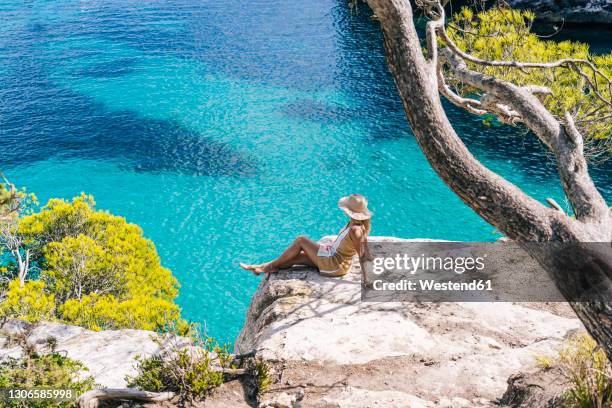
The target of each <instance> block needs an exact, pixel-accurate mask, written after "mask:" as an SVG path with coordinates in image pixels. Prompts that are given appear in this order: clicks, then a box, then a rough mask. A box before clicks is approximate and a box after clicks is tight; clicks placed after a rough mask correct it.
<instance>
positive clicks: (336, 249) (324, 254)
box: [240, 194, 372, 276]
mask: <svg viewBox="0 0 612 408" xmlns="http://www.w3.org/2000/svg"><path fill="white" fill-rule="evenodd" d="M338 207H340V209H341V210H342V211H344V212H345V214H346V215H348V216H349V218H350V220H349V222H348V223H347V224H346V226H345V227H344V228H342V230H341V231H340V232H339V233H338V236H337V237H336V239H335V240H334V242H332V243H331V244H319V243H317V242H314V241H312V240H310V239H308V238H306V237H302V236H299V237H297V238H296V239H295V241H293V244H291V245H290V246H289V248H287V249H286V250H285V252H283V253H282V254H281V255H280V256H279V257H278V258H276V259H275V260H273V261H270V262H266V263H263V264H258V265H248V264H244V263H241V264H240V266H241V267H242V268H243V269H246V270H249V271H251V272H253V273H254V274H256V275H259V274H260V273H274V272H278V270H279V269H285V268H291V267H292V266H294V265H307V266H314V267H316V268H318V269H319V272H320V273H321V275H323V276H343V275H346V274H347V272H348V271H349V268H350V267H351V261H352V259H353V255H355V254H358V255H359V257H360V258H361V257H363V256H366V257H367V251H368V246H367V238H368V235H369V234H370V229H371V227H370V218H371V217H372V213H371V212H370V211H369V210H368V200H366V198H365V197H364V196H362V195H360V194H351V195H350V196H347V197H343V198H341V199H340V201H338Z"/></svg>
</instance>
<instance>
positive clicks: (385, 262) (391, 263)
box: [372, 254, 487, 275]
mask: <svg viewBox="0 0 612 408" xmlns="http://www.w3.org/2000/svg"><path fill="white" fill-rule="evenodd" d="M486 256H487V255H486V254H485V255H484V256H477V257H473V256H468V257H462V256H458V257H451V256H446V257H441V256H425V254H421V255H420V256H416V257H415V256H410V255H408V254H396V255H395V257H376V258H374V260H373V261H372V273H374V274H375V275H380V274H382V273H384V272H385V271H406V272H409V273H410V274H413V275H414V274H415V273H417V271H419V270H424V269H425V270H429V271H453V272H455V273H457V274H462V273H464V272H466V271H468V272H469V271H474V270H477V271H482V270H483V269H484V268H485V264H484V261H485V257H486Z"/></svg>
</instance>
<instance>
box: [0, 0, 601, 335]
mask: <svg viewBox="0 0 612 408" xmlns="http://www.w3.org/2000/svg"><path fill="white" fill-rule="evenodd" d="M0 21H2V24H0V168H1V169H2V170H3V171H4V172H5V173H6V174H7V176H8V177H9V178H10V179H11V181H13V182H14V183H16V184H18V185H23V186H26V187H27V188H28V190H29V191H31V192H35V193H36V194H37V195H38V196H39V198H40V200H41V202H45V201H46V200H47V199H49V198H51V197H66V198H69V197H72V196H75V195H78V194H79V193H80V192H82V191H84V192H87V193H89V194H93V195H94V196H95V198H96V201H97V203H98V206H99V208H103V209H108V210H110V211H111V212H113V213H115V214H119V215H123V216H125V217H126V218H127V219H128V220H129V221H131V222H134V223H137V224H140V225H141V226H142V227H143V228H144V231H145V234H146V236H147V237H149V238H151V239H152V240H153V241H154V242H155V244H156V246H157V249H158V251H159V254H160V256H161V258H162V260H163V263H164V265H165V266H167V267H169V268H171V269H172V271H173V272H174V274H175V275H176V276H177V278H178V279H179V281H180V282H181V285H182V288H181V295H180V298H179V300H178V301H179V303H180V305H181V306H182V308H183V312H184V315H185V317H187V318H188V319H190V320H193V321H198V322H202V323H205V324H206V326H207V328H208V331H209V334H211V335H213V336H216V337H219V338H221V339H225V340H233V338H234V337H235V336H236V334H237V333H238V331H239V329H240V327H241V325H242V321H243V317H244V312H245V310H246V307H247V306H248V303H249V301H250V298H251V294H252V293H253V292H254V290H255V288H256V287H257V284H258V282H259V279H258V278H255V277H253V276H251V275H250V274H248V273H246V272H244V271H241V270H240V269H239V268H238V262H239V261H241V260H244V261H263V260H266V259H268V258H270V257H272V256H273V255H275V254H276V253H278V251H280V250H281V249H283V247H284V246H285V245H287V244H288V243H290V242H291V241H292V239H293V237H294V236H295V235H297V234H307V235H310V236H311V237H314V238H319V237H321V236H322V235H327V234H332V233H335V232H336V231H338V230H339V229H340V228H341V227H342V226H343V224H344V222H345V220H344V218H343V215H342V214H341V213H340V212H339V211H338V210H337V208H336V202H337V200H338V198H339V197H340V196H343V195H346V194H348V193H351V192H359V193H362V194H365V195H366V196H367V197H368V198H369V199H370V203H371V207H372V209H373V211H374V212H375V214H376V215H375V218H374V222H373V228H374V230H373V233H374V234H375V235H395V236H401V237H428V238H444V239H451V240H466V241H468V240H469V241H478V240H483V241H490V240H494V239H495V238H496V237H498V235H496V234H495V233H494V230H493V227H491V226H490V225H488V224H486V223H485V222H483V221H482V220H481V219H480V218H479V217H478V216H476V215H475V214H474V213H473V212H472V211H471V210H470V209H469V208H468V207H466V206H465V205H464V204H463V203H462V202H461V201H460V200H459V199H458V198H457V197H456V196H455V195H454V194H453V193H452V192H451V191H450V190H449V189H448V188H447V187H446V186H445V185H444V184H443V183H442V182H441V181H440V180H439V179H438V178H437V176H436V175H435V174H434V172H433V171H432V170H431V168H430V167H429V165H428V163H427V161H426V160H425V158H424V156H423V154H422V153H421V151H420V150H419V148H418V146H417V145H416V143H415V140H414V138H413V136H412V134H411V132H410V130H409V128H408V126H407V123H406V120H405V117H404V113H403V110H402V106H401V104H400V101H399V98H398V96H397V92H396V90H395V87H394V84H393V81H392V79H391V77H390V76H389V74H388V72H387V68H386V65H385V61H384V56H383V53H382V45H381V36H380V33H379V31H378V27H377V25H376V23H375V22H373V21H372V20H371V19H370V15H369V13H367V12H366V10H365V9H364V8H358V9H357V10H352V11H351V10H350V9H349V7H348V5H347V1H346V0H310V1H301V2H299V1H298V2H296V1H289V0H266V1H263V0H252V1H249V2H244V1H238V0H222V1H208V0H201V1H193V0H163V1H161V0H154V1H146V2H143V1H136V0H131V1H130V0H121V1H118V0H104V1H64V0H54V1H39V0H33V1H27V2H24V1H12V0H9V1H7V0H0ZM606 33H607V34H606ZM582 34H584V33H582ZM609 34H610V33H609V32H604V35H609ZM597 37H598V38H601V34H598V35H597ZM603 44H604V46H603V48H601V43H600V45H599V47H600V48H601V49H600V50H599V51H606V49H605V48H606V47H609V45H610V41H607V42H604V43H603ZM606 44H607V45H606ZM448 112H449V115H450V116H451V118H452V122H453V124H454V125H455V127H456V129H457V130H458V132H459V133H460V135H461V136H462V138H463V139H464V140H465V142H466V144H467V145H468V146H469V148H470V149H471V150H472V152H474V153H475V154H476V156H477V157H478V158H479V159H481V160H482V161H483V162H484V163H485V164H486V165H488V166H490V167H491V168H492V169H493V170H495V171H497V172H499V173H501V174H502V175H504V176H506V177H508V178H509V179H510V180H511V181H513V182H514V183H516V184H518V185H519V186H521V187H522V188H524V189H525V190H526V191H527V192H529V193H531V194H532V195H533V196H534V197H536V198H538V199H540V200H543V199H545V198H546V197H554V198H555V199H556V200H557V201H558V202H560V203H563V195H562V191H561V189H560V186H559V184H558V179H557V175H556V169H555V166H554V164H553V162H552V161H551V159H550V158H549V157H548V156H547V155H546V154H545V153H544V152H543V150H542V148H541V146H540V145H539V144H538V142H537V141H535V140H534V138H533V137H532V136H529V135H527V134H525V133H524V132H521V131H519V130H516V129H511V128H509V127H503V126H493V127H487V126H485V125H484V124H483V123H482V121H481V120H480V119H479V118H475V117H472V116H470V115H468V114H466V113H464V112H462V111H458V110H456V109H454V108H452V107H449V108H448ZM592 173H593V175H594V177H595V179H596V181H597V184H598V186H599V188H600V189H601V191H602V192H603V194H604V195H605V196H606V198H607V199H608V200H609V201H610V199H611V198H612V185H611V184H610V180H611V177H610V176H611V175H612V170H611V168H610V166H606V167H600V168H596V169H594V170H593V172H592Z"/></svg>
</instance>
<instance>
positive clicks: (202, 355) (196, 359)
mask: <svg viewBox="0 0 612 408" xmlns="http://www.w3.org/2000/svg"><path fill="white" fill-rule="evenodd" d="M196 344H197V346H198V347H192V346H190V345H185V344H178V343H177V342H176V340H175V342H174V343H172V344H171V345H170V346H169V347H165V348H164V349H163V350H164V351H163V352H162V353H160V354H156V355H153V356H151V357H148V358H140V359H139V360H138V365H137V367H136V369H137V374H136V375H135V376H134V377H127V378H126V381H127V382H128V386H129V387H137V388H139V389H142V390H147V391H155V392H161V391H171V392H175V393H177V394H179V395H180V396H181V397H182V398H189V399H191V398H194V397H200V398H202V397H205V396H206V395H208V394H209V393H210V392H211V391H212V390H213V389H215V388H217V387H218V386H220V385H221V384H223V380H224V370H225V369H227V368H231V367H230V364H231V354H230V352H229V345H224V346H219V345H218V344H217V343H215V342H214V341H213V340H212V339H210V338H206V339H205V340H204V341H203V342H196Z"/></svg>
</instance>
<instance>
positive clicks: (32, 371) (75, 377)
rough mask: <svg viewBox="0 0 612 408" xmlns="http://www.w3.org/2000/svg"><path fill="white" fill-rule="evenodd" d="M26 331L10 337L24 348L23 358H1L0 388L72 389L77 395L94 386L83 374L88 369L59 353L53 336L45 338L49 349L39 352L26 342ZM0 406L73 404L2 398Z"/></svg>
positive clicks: (59, 407)
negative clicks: (46, 351) (45, 351)
mask: <svg viewBox="0 0 612 408" xmlns="http://www.w3.org/2000/svg"><path fill="white" fill-rule="evenodd" d="M27 334H28V331H27V330H26V331H25V332H24V333H20V334H19V335H17V336H15V337H14V338H13V339H12V340H13V341H14V342H15V343H16V344H17V345H18V346H19V347H21V349H22V350H23V354H24V358H22V359H19V360H17V359H14V358H8V359H4V360H3V361H2V362H1V363H0V389H31V388H48V389H59V390H71V391H72V393H73V395H80V394H82V393H84V392H85V391H89V390H91V389H93V387H94V386H95V384H94V380H93V378H92V377H89V376H88V377H84V376H83V372H84V371H86V370H87V369H86V368H85V367H84V366H83V365H82V364H81V363H80V362H78V361H75V360H71V359H70V358H67V357H64V356H62V355H61V354H59V353H58V352H57V351H56V350H55V347H54V344H55V342H54V341H53V339H48V341H47V344H48V346H49V348H50V351H49V352H48V353H46V354H44V353H38V352H36V351H35V350H34V347H32V346H31V345H30V344H28V343H27ZM0 402H2V403H4V405H2V406H6V407H15V408H46V407H56V408H68V407H72V406H73V405H74V403H73V402H71V401H65V402H61V401H58V400H53V399H47V400H39V401H37V400H17V399H12V400H11V399H8V398H5V399H4V401H2V400H0Z"/></svg>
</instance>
